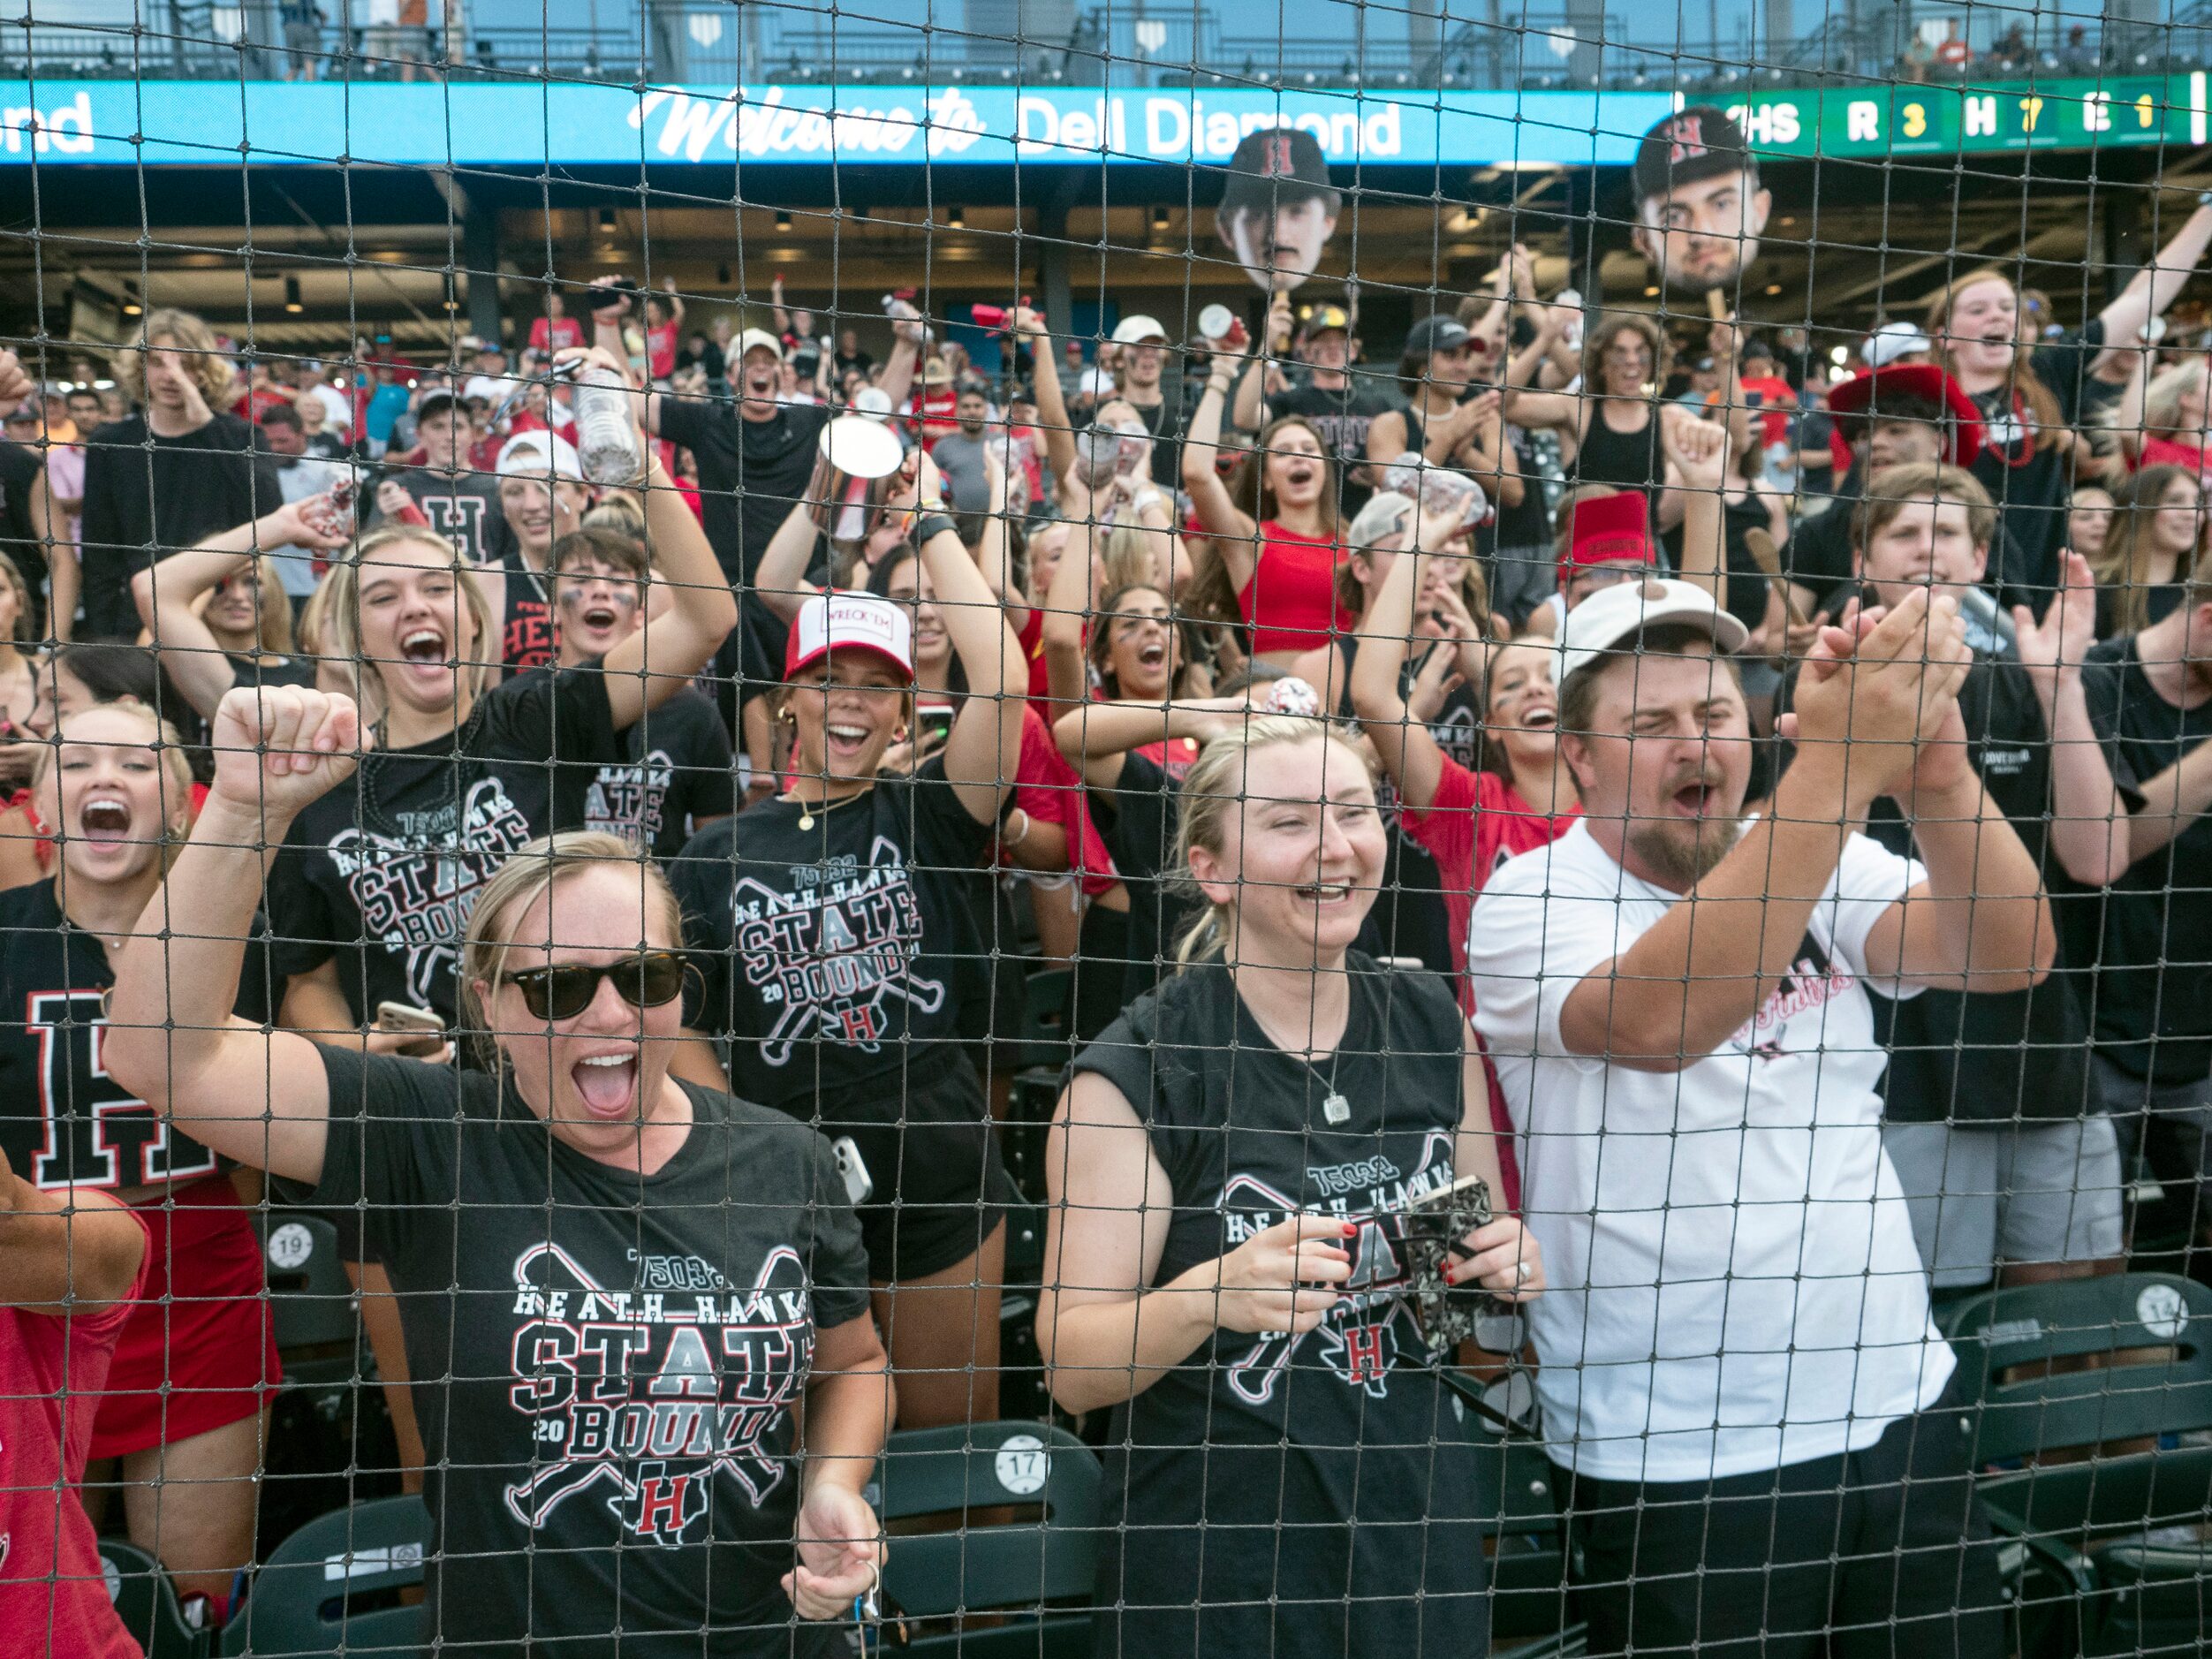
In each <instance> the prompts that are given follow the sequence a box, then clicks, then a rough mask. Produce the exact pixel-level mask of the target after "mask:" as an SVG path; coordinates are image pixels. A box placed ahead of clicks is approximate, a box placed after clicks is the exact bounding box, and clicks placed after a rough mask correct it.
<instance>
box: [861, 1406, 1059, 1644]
mask: <svg viewBox="0 0 2212 1659" xmlns="http://www.w3.org/2000/svg"><path fill="white" fill-rule="evenodd" d="M1101 1480H1102V1471H1101V1470H1100V1467H1099V1463H1098V1458H1097V1456H1096V1454H1095V1453H1094V1452H1093V1451H1091V1449H1090V1448H1089V1447H1087V1446H1086V1445H1085V1444H1083V1443H1082V1442H1081V1441H1079V1440H1078V1439H1076V1438H1075V1436H1072V1435H1071V1434H1069V1433H1067V1432H1066V1431H1065V1430H1064V1429H1059V1428H1052V1427H1051V1426H1049V1424H1045V1423H1030V1422H1018V1421H1007V1422H996V1423H973V1424H970V1425H967V1426H966V1427H955V1428H923V1429H913V1430H909V1431H906V1432H905V1433H901V1434H896V1435H893V1436H891V1438H890V1443H889V1444H888V1445H887V1446H885V1447H884V1449H883V1461H882V1463H881V1464H880V1465H879V1466H878V1475H877V1480H876V1482H875V1488H874V1489H872V1490H871V1491H870V1493H869V1496H870V1498H871V1499H872V1500H874V1501H875V1504H876V1505H877V1511H878V1513H880V1514H881V1515H882V1516H883V1521H884V1524H885V1526H888V1527H890V1528H891V1529H892V1531H893V1533H894V1534H895V1535H894V1536H893V1538H892V1540H891V1547H890V1557H889V1558H888V1560H887V1561H886V1562H885V1564H884V1569H883V1589H884V1593H885V1595H887V1596H888V1597H889V1600H890V1606H889V1607H887V1609H886V1611H887V1612H890V1611H891V1610H896V1611H897V1612H898V1614H900V1615H902V1616H903V1617H906V1618H908V1619H913V1620H921V1619H949V1618H952V1619H957V1617H958V1616H960V1615H963V1614H967V1613H983V1612H989V1613H993V1614H1011V1615H1013V1617H1011V1621H1010V1622H1004V1623H997V1624H994V1625H992V1626H991V1627H990V1628H989V1629H984V1630H973V1631H965V1630H960V1629H958V1628H955V1629H952V1630H950V1631H946V1632H942V1633H934V1632H933V1633H929V1634H924V1635H920V1636H919V1637H916V1638H915V1639H914V1640H911V1641H910V1642H909V1644H908V1648H909V1650H910V1651H912V1652H916V1653H934V1654H940V1655H951V1654H959V1655H967V1656H968V1659H1012V1656H1013V1655H1029V1656H1030V1659H1061V1656H1062V1655H1068V1656H1070V1659H1072V1655H1079V1654H1087V1653H1088V1652H1089V1651H1090V1615H1089V1614H1088V1612H1087V1611H1085V1610H1081V1609H1080V1608H1079V1607H1076V1606H1073V1605H1072V1603H1075V1602H1082V1601H1087V1600H1088V1599H1089V1597H1090V1595H1091V1591H1092V1587H1093V1581H1094V1576H1095V1549H1096V1536H1095V1528H1096V1527H1097V1526H1098V1494H1099V1485H1100V1481H1101ZM1009 1506H1019V1507H1021V1508H1024V1509H1034V1510H1035V1511H1038V1512H1037V1513H1036V1514H1035V1516H1034V1518H1031V1519H1022V1520H1019V1521H1013V1522H996V1521H992V1520H989V1519H981V1520H979V1519H971V1514H972V1512H973V1511H992V1510H1004V1509H1005V1508H1007V1507H1009ZM923 1519H942V1520H943V1521H945V1522H948V1523H950V1524H951V1525H952V1526H957V1528H958V1530H957V1531H944V1532H919V1533H916V1532H906V1531H903V1530H901V1529H900V1526H899V1524H900V1523H902V1522H903V1523H910V1524H911V1523H913V1522H917V1521H920V1520H923ZM1056 1604H1057V1605H1056Z"/></svg>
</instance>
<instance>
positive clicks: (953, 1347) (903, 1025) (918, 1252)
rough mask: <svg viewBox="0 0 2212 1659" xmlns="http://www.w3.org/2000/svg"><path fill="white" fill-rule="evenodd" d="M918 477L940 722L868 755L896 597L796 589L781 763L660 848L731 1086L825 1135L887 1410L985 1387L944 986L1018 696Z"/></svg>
mask: <svg viewBox="0 0 2212 1659" xmlns="http://www.w3.org/2000/svg"><path fill="white" fill-rule="evenodd" d="M934 478H935V468H934V467H930V466H927V465H925V466H924V467H923V468H922V469H921V471H920V479H921V481H922V482H923V490H924V494H923V506H922V511H921V516H920V520H919V522H918V523H917V524H916V526H914V536H915V540H916V542H918V544H919V546H920V556H919V563H920V576H921V577H926V579H927V582H928V586H927V587H926V588H923V587H920V586H919V581H918V587H917V593H918V595H927V598H928V603H929V608H930V610H931V612H932V616H933V620H934V622H935V624H936V625H941V626H942V628H943V634H944V637H945V640H946V641H947V643H948V644H949V646H950V648H951V655H952V658H953V659H954V661H955V662H956V663H957V665H958V669H959V670H960V674H961V676H962V678H963V680H964V683H965V686H966V691H967V693H968V694H967V696H966V698H965V700H964V701H962V702H961V703H960V705H959V707H958V712H957V713H956V714H955V715H954V716H953V717H952V720H951V725H950V727H949V729H948V730H947V735H946V736H945V738H944V739H943V744H942V746H941V747H940V748H939V749H938V751H937V753H936V754H934V755H931V756H928V757H927V758H924V759H922V760H920V762H919V763H918V764H915V765H914V766H913V769H912V770H911V771H909V772H905V773H900V772H898V771H895V770H894V769H892V768H891V766H890V764H889V761H890V751H891V750H892V749H893V747H894V746H898V745H907V746H913V745H914V744H915V743H916V742H917V741H918V736H917V734H918V731H919V728H918V724H917V722H918V718H919V716H918V714H917V708H916V690H917V684H916V672H917V663H916V655H917V648H916V640H915V632H916V629H915V624H916V617H917V612H916V611H910V610H907V609H905V607H904V606H902V605H900V604H898V603H897V602H893V601H892V600H890V599H888V598H884V597H882V596H879V595H875V594H853V593H840V592H829V593H817V594H814V595H810V596H808V597H807V598H806V599H805V600H804V601H803V602H801V603H800V604H799V605H798V607H797V608H796V610H795V611H794V612H793V614H792V624H791V633H790V642H789V644H788V646H787V648H786V654H785V658H784V685H783V686H782V687H781V689H780V690H779V692H778V693H776V697H775V704H776V711H775V713H776V721H777V723H779V724H780V725H781V726H782V727H783V728H784V731H785V732H786V734H787V737H788V741H789V744H790V751H791V760H790V767H789V772H788V775H787V777H786V782H785V787H784V789H783V791H782V792H780V793H779V794H777V795H776V796H775V797H773V798H772V799H768V800H764V801H762V802H761V803H759V804H758V805H756V806H754V807H749V808H747V809H746V811H744V812H741V813H739V814H738V815H737V816H735V817H734V818H727V819H724V820H723V822H720V823H717V824H714V825H711V826H709V827H708V829H707V830H705V831H704V832H702V833H701V835H699V836H698V837H694V838H693V841H692V843H691V845H689V846H687V847H686V849H685V850H684V855H683V857H682V858H681V859H680V860H678V864H677V867H676V868H675V869H674V870H673V871H672V872H671V876H672V879H673V881H674V883H675V884H676V889H677V891H678V894H679V895H681V897H682V898H683V900H684V909H685V914H686V919H687V925H688V928H689V936H690V938H691V940H692V942H693V944H694V945H696V946H697V947H699V948H700V949H701V951H705V952H709V953H711V955H710V957H709V967H708V974H707V981H708V985H707V994H706V996H705V998H704V1002H703V1005H702V1007H701V1010H700V1011H699V1014H698V1016H697V1022H696V1023H697V1025H698V1027H699V1030H700V1033H701V1034H702V1035H704V1036H707V1037H708V1038H710V1039H713V1040H716V1041H718V1042H723V1043H724V1044H725V1045H726V1047H727V1050H728V1055H729V1065H730V1076H731V1080H732V1081H733V1083H734V1084H735V1087H736V1089H737V1092H738V1093H739V1095H742V1096H743V1097H744V1098H746V1099H747V1100H756V1101H761V1102H765V1103H766V1104H769V1105H771V1106H775V1107H777V1108H778V1109H780V1110H783V1111H785V1112H788V1113H789V1114H791V1115H792V1117H797V1118H799V1120H800V1121H801V1122H805V1123H811V1124H814V1125H817V1126H818V1127H819V1128H820V1129H821V1130H822V1133H824V1134H825V1135H827V1136H828V1137H829V1138H830V1140H833V1141H835V1142H837V1144H838V1145H839V1146H840V1147H841V1148H844V1150H845V1168H846V1175H847V1179H848V1182H849V1184H850V1191H851V1192H852V1196H853V1199H854V1201H855V1202H856V1203H857V1204H858V1205H859V1207H860V1227H861V1232H862V1236H863V1238H864V1239H865V1241H866V1243H867V1256H868V1273H869V1277H870V1279H871V1280H872V1281H873V1283H874V1285H875V1296H876V1311H877V1315H878V1317H879V1318H880V1319H881V1320H882V1322H883V1329H884V1331H885V1333H886V1339H887V1342H888V1344H889V1346H890V1352H891V1357H892V1360H893V1362H894V1364H895V1365H896V1366H897V1367H898V1371H899V1375H900V1377H901V1379H902V1381H901V1393H902V1409H901V1418H900V1420H901V1423H902V1425H904V1426H907V1427H915V1426H925V1425H928V1424H936V1423H949V1422H960V1421H966V1420H970V1419H978V1420H981V1419H988V1418H989V1417H991V1416H993V1415H994V1414H995V1413H996V1409H997V1394H998V1377H997V1358H998V1288H997V1287H998V1285H999V1284H1000V1283H1001V1281H1002V1279H1003V1276H1004V1275H1003V1270H1002V1269H1003V1261H1004V1243H1005V1227H1004V1217H1003V1211H1004V1202H1005V1200H1006V1198H1007V1196H1008V1195H1009V1193H1010V1191H1011V1188H1010V1186H1009V1184H1008V1182H1007V1178H1006V1175H1005V1170H1004V1166H1003V1164H1002V1163H1001V1162H1000V1158H999V1154H998V1149H997V1144H996V1139H995V1138H994V1136H993V1135H992V1133H991V1129H990V1122H989V1110H988V1106H987V1103H986V1101H985V1098H984V1092H983V1086H982V1082H981V1079H980V1078H979V1077H978V1076H977V1074H976V1072H975V1068H974V1066H973V1064H970V1062H969V1060H968V1057H967V1054H966V1048H965V1044H966V1041H967V1036H968V1034H967V1031H966V1022H965V1021H964V1020H963V1019H962V1007H961V1004H962V1001H963V996H962V993H963V991H964V989H966V981H967V978H968V975H969V973H971V971H972V969H973V966H974V964H975V963H976V962H977V960H978V959H979V958H980V957H981V954H982V952H983V951H984V949H985V944H984V941H983V940H982V939H981V933H980V929H979V928H978V926H977V923H976V920H975V915H974V903H973V891H974V887H975V884H976V882H977V870H978V867H979V866H980V865H981V862H982V860H983V857H984V854H985V852H987V850H988V849H989V846H990V845H991V842H992V839H993V838H994V837H995V835H996V832H997V826H998V823H999V818H1000V814H1001V812H1002V810H1003V808H1004V803H1005V797H1006V792H1007V788H1008V786H1009V784H1010V783H1011V780H1012V779H1013V778H1014V777H1015V776H1016V775H1017V773H1018V771H1019V767H1020V760H1021V734H1022V716H1023V714H1024V712H1025V711H1026V708H1027V707H1028V701H1027V690H1028V675H1027V671H1026V665H1025V663H1023V660H1022V657H1021V654H1020V649H1019V647H1018V646H1017V645H1016V644H1015V642H1014V638H1013V635H1012V633H1011V631H1010V630H1009V629H1008V627H1007V625H1006V623H1005V619H1004V611H1003V610H1002V609H1001V607H1000V605H999V602H998V600H997V598H996V595H993V594H992V592H991V590H990V588H989V586H988V585H987V584H986V583H985V582H984V580H983V578H982V575H981V572H979V571H978V570H977V568H976V564H975V560H974V559H973V557H970V555H969V553H968V550H967V549H966V547H965V546H963V545H962V544H961V542H960V537H959V534H958V532H957V531H956V530H955V529H954V527H953V524H952V520H951V519H950V518H949V517H947V516H946V515H945V514H944V512H943V508H942V506H941V504H939V503H938V502H937V501H936V497H935V494H934V491H933V490H932V489H931V488H930V486H931V484H932V483H933V481H934ZM766 568H767V567H766V565H765V564H763V572H764V574H763V577H762V586H763V587H769V585H770V584H769V579H768V576H767V575H766V574H765V572H766ZM782 580H784V581H785V582H795V581H796V580H800V579H799V577H798V574H797V572H787V573H786V574H785V575H784V577H783V578H782Z"/></svg>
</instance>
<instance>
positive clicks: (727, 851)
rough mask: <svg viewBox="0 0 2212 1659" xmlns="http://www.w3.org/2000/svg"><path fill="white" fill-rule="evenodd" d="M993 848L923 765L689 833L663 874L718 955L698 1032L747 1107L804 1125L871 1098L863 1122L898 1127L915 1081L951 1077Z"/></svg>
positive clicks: (700, 944) (709, 971) (691, 931)
mask: <svg viewBox="0 0 2212 1659" xmlns="http://www.w3.org/2000/svg"><path fill="white" fill-rule="evenodd" d="M802 821H806V822H805V827H803V828H802V827H801V824H802ZM991 835H992V826H991V825H989V824H987V823H981V822H977V821H976V819H975V818H974V817H973V815H972V814H970V813H969V812H968V809H967V808H966V807H964V806H962V805H961V804H960V799H959V797H958V794H957V793H956V792H955V791H954V789H953V786H952V785H951V784H949V783H947V782H946V781H945V779H944V776H943V773H942V772H940V771H937V770H936V769H934V767H931V768H925V769H923V771H922V772H921V773H920V775H919V776H914V777H912V778H898V777H884V778H879V779H878V780H877V781H876V784H875V787H874V788H872V789H870V790H868V791H867V792H865V793H864V794H860V795H857V796H854V797H852V799H847V800H843V801H839V802H838V803H837V804H836V805H835V806H832V807H826V808H825V807H800V806H799V804H798V803H796V802H793V801H788V800H782V799H770V800H764V801H761V802H760V803H759V804H757V805H755V806H753V807H747V808H746V810H745V811H744V812H741V813H739V814H738V815H737V816H736V817H734V818H725V819H723V821H722V822H719V823H712V824H708V826H707V828H706V829H705V830H702V831H701V833H700V834H699V835H697V836H695V837H693V839H692V842H691V845H688V846H686V848H685V849H684V851H683V854H682V856H681V857H680V858H679V859H678V860H677V862H676V864H675V866H674V867H673V868H671V869H670V871H669V877H670V882H671V883H673V884H674V886H675V888H676V892H677V896H678V898H681V899H682V900H683V901H684V913H685V917H686V929H685V930H686V936H687V937H688V938H689V940H690V942H691V943H692V944H693V947H694V948H695V949H697V950H699V951H702V952H710V953H711V956H710V957H709V959H708V961H707V962H706V963H704V964H702V968H703V971H704V975H705V979H706V982H707V993H706V1000H705V1004H704V1008H703V1010H702V1011H701V1019H700V1022H699V1023H700V1024H701V1028H702V1029H704V1030H706V1031H708V1032H709V1033H710V1034H714V1035H716V1036H720V1037H727V1038H728V1040H729V1044H730V1080H731V1084H732V1085H733V1086H734V1087H736V1088H737V1090H738V1092H739V1094H741V1095H744V1096H745V1098H746V1099H747V1100H757V1101H762V1102H767V1103H768V1104H769V1105H771V1106H777V1107H781V1108H783V1109H784V1110H788V1111H792V1112H794V1113H796V1114H797V1115H799V1116H800V1117H810V1116H813V1115H814V1114H815V1113H816V1112H817V1110H820V1108H821V1103H822V1102H828V1101H837V1102H842V1103H845V1104H858V1103H860V1102H862V1101H863V1098H864V1091H863V1090H862V1086H863V1085H876V1086H879V1087H878V1089H877V1094H878V1095H880V1096H881V1099H880V1101H879V1105H878V1107H877V1108H871V1109H870V1110H883V1111H889V1112H891V1113H893V1114H896V1113H897V1111H898V1094H899V1091H900V1088H901V1087H902V1085H903V1084H904V1082H905V1080H906V1079H908V1078H909V1077H912V1078H913V1079H923V1078H929V1079H935V1078H936V1077H939V1076H940V1075H942V1074H943V1070H944V1068H946V1067H948V1066H951V1065H953V1064H956V1063H957V1054H956V1053H954V1052H952V1051H953V1050H957V1049H958V1045H959V1043H960V1042H962V1040H963V1037H962V1033H961V1029H960V1017H959V1016H960V1006H961V1000H962V991H963V989H964V985H965V982H966V973H967V969H968V967H969V966H971V965H972V959H973V957H974V955H975V953H976V952H977V951H979V950H980V949H981V933H980V932H979V930H978V924H977V922H976V920H975V918H974V916H973V871H974V869H975V867H976V866H977V864H978V863H979V862H980V861H981V859H982V856H983V853H984V851H985V849H986V848H987V847H988V846H989V845H990V840H991ZM879 1179H880V1177H879Z"/></svg>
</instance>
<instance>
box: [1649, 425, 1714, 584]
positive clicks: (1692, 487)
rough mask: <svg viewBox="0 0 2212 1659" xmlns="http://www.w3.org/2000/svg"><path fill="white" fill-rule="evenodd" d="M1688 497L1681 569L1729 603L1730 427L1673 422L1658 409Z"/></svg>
mask: <svg viewBox="0 0 2212 1659" xmlns="http://www.w3.org/2000/svg"><path fill="white" fill-rule="evenodd" d="M1652 418H1653V419H1654V420H1658V421H1659V438H1660V443H1661V445H1662V447H1663V449H1664V450H1665V451H1666V456H1667V459H1668V460H1669V461H1670V462H1671V463H1673V466H1674V470H1675V474H1676V477H1677V478H1678V481H1679V483H1680V493H1681V499H1682V568H1681V569H1680V570H1678V571H1677V572H1675V574H1676V575H1678V576H1679V577H1680V578H1681V579H1682V580H1684V581H1686V582H1695V583H1696V584H1697V585H1698V586H1699V587H1702V588H1703V589H1705V591H1706V592H1707V593H1708V594H1710V595H1713V602H1715V603H1716V604H1717V605H1720V606H1721V607H1723V609H1725V608H1726V606H1727V604H1728V528H1727V504H1726V502H1725V500H1724V499H1723V491H1724V490H1725V489H1727V487H1728V428H1725V427H1723V426H1721V425H1720V424H1718V423H1717V422H1715V421H1711V420H1697V419H1694V418H1692V419H1688V420H1670V419H1664V418H1662V417H1661V416H1660V415H1659V414H1658V413H1654V414H1653V417H1652Z"/></svg>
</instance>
